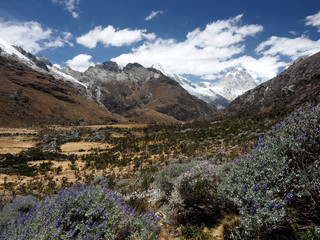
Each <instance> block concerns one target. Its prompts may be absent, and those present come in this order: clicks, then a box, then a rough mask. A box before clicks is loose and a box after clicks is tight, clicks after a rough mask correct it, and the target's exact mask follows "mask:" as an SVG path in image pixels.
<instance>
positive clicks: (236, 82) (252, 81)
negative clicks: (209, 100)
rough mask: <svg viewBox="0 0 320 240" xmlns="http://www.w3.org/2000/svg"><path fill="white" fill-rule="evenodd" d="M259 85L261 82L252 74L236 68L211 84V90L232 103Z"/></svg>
mask: <svg viewBox="0 0 320 240" xmlns="http://www.w3.org/2000/svg"><path fill="white" fill-rule="evenodd" d="M260 83H261V81H260V80H259V78H258V77H257V76H256V75H255V74H254V73H252V72H250V71H248V70H247V69H246V68H244V67H243V66H238V67H236V68H235V69H233V70H232V71H230V72H228V73H226V74H225V75H223V76H222V77H221V78H220V80H219V81H218V82H216V83H213V84H212V85H211V88H212V90H214V91H215V92H217V93H219V94H221V95H222V96H224V97H225V98H226V99H228V100H229V101H232V100H234V99H235V98H236V97H237V96H239V95H241V94H243V93H245V92H246V91H248V90H250V89H252V88H254V87H256V86H258V85H259V84H260Z"/></svg>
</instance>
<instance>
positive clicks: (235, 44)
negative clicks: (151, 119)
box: [112, 15, 270, 79]
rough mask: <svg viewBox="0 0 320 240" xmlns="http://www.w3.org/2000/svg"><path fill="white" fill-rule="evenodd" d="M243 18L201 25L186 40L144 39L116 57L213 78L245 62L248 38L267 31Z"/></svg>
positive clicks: (180, 72) (125, 62)
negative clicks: (244, 55)
mask: <svg viewBox="0 0 320 240" xmlns="http://www.w3.org/2000/svg"><path fill="white" fill-rule="evenodd" d="M241 18H242V15H238V16H236V17H234V18H230V19H227V20H219V21H216V22H212V23H209V24H207V26H206V28H205V29H203V30H201V29H200V28H197V29H195V30H194V31H192V32H190V33H188V34H187V36H186V39H185V40H184V41H182V42H177V41H176V40H174V39H162V38H158V39H156V40H155V41H153V42H150V41H149V42H144V43H143V44H142V45H141V46H140V47H138V48H133V49H132V51H131V52H130V53H127V54H122V55H120V56H119V57H116V58H113V59H112V60H113V61H116V62H117V63H118V64H119V65H120V66H124V65H126V64H127V63H129V62H139V63H140V64H142V65H144V66H151V65H152V64H154V63H155V62H158V63H160V64H161V65H162V66H163V67H165V68H166V69H168V70H169V71H171V72H175V73H178V74H193V75H197V76H201V77H203V78H206V79H212V78H213V77H215V76H218V75H219V74H221V72H224V71H227V70H230V69H232V68H234V67H236V66H237V65H239V64H241V63H242V62H241V58H239V57H238V58H237V55H238V54H241V53H243V52H244V50H245V44H244V41H245V40H246V38H247V37H249V36H255V35H257V34H258V33H259V32H261V31H262V30H263V27H262V26H261V25H254V24H252V25H243V24H241ZM269 75H270V74H269Z"/></svg>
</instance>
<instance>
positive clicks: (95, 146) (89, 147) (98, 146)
mask: <svg viewBox="0 0 320 240" xmlns="http://www.w3.org/2000/svg"><path fill="white" fill-rule="evenodd" d="M110 147H111V145H110V144H108V143H100V142H68V143H66V144H63V145H62V146H61V152H62V153H64V154H77V155H83V154H90V153H92V151H95V150H98V151H99V150H103V149H108V148H110Z"/></svg>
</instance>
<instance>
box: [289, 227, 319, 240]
mask: <svg viewBox="0 0 320 240" xmlns="http://www.w3.org/2000/svg"><path fill="white" fill-rule="evenodd" d="M292 229H293V233H294V237H295V239H297V240H319V239H320V228H319V227H316V226H314V225H313V226H312V228H311V229H309V230H305V231H302V230H300V229H299V225H298V224H297V223H295V224H293V225H292Z"/></svg>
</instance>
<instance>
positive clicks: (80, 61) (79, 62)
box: [66, 54, 95, 72]
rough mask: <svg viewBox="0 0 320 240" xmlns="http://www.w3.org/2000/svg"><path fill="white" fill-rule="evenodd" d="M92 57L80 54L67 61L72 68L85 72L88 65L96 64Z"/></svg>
mask: <svg viewBox="0 0 320 240" xmlns="http://www.w3.org/2000/svg"><path fill="white" fill-rule="evenodd" d="M91 59H92V56H90V55H88V54H79V55H77V56H75V57H74V58H73V59H70V60H68V61H67V62H66V63H67V65H68V66H69V67H71V68H72V69H74V70H76V71H79V72H84V71H86V70H87V69H88V67H90V66H94V65H95V64H94V62H92V61H91Z"/></svg>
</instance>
